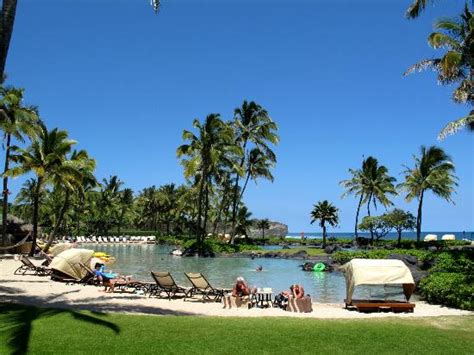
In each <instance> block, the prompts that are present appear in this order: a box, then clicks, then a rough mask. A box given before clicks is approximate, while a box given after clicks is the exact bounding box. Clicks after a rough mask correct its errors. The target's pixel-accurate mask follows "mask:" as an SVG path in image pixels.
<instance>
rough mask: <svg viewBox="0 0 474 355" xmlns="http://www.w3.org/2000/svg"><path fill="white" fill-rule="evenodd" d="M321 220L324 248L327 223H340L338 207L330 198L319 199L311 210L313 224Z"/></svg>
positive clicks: (331, 224)
mask: <svg viewBox="0 0 474 355" xmlns="http://www.w3.org/2000/svg"><path fill="white" fill-rule="evenodd" d="M317 221H319V225H320V226H321V228H322V229H323V248H324V247H326V237H327V232H326V228H327V227H326V223H328V224H329V225H330V226H332V227H335V226H337V225H338V223H339V215H338V209H337V208H336V206H334V205H333V204H332V203H330V202H329V201H328V200H324V201H319V202H318V203H317V204H315V205H314V208H313V210H312V211H311V224H313V223H314V222H317Z"/></svg>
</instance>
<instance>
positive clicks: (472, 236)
mask: <svg viewBox="0 0 474 355" xmlns="http://www.w3.org/2000/svg"><path fill="white" fill-rule="evenodd" d="M427 234H436V235H437V236H438V240H441V237H442V236H443V235H445V234H454V235H455V236H456V240H462V239H468V240H474V232H473V231H462V232H421V240H423V238H424V237H425V235H427ZM304 236H305V237H306V238H308V239H322V238H323V233H322V232H304ZM359 236H361V237H370V233H367V232H359ZM286 237H287V238H288V237H291V238H301V232H299V233H295V232H291V233H288V235H287V236H286ZM328 237H336V238H344V239H352V238H354V232H328ZM397 238H398V234H397V233H396V232H395V233H394V232H390V233H388V234H387V235H386V236H385V238H383V239H388V240H393V239H397ZM402 239H416V232H404V233H402Z"/></svg>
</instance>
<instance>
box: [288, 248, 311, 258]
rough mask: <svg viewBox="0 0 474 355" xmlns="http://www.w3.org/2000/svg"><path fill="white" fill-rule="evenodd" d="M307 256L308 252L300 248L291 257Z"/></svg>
mask: <svg viewBox="0 0 474 355" xmlns="http://www.w3.org/2000/svg"><path fill="white" fill-rule="evenodd" d="M307 256H308V253H307V252H306V251H305V250H300V251H299V252H296V253H294V254H291V257H293V258H305V257H307Z"/></svg>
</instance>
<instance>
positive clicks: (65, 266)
mask: <svg viewBox="0 0 474 355" xmlns="http://www.w3.org/2000/svg"><path fill="white" fill-rule="evenodd" d="M92 254H94V251H93V250H89V249H75V248H74V249H67V250H65V251H63V252H62V253H60V254H58V255H56V256H55V257H54V258H53V261H52V262H51V265H50V267H51V269H53V270H56V271H59V272H61V273H63V274H66V275H68V276H70V277H72V278H73V279H76V280H81V279H82V278H83V277H84V276H85V275H86V273H87V271H86V270H85V269H84V268H83V267H81V265H80V264H81V263H82V264H84V265H89V264H90V260H91V258H92Z"/></svg>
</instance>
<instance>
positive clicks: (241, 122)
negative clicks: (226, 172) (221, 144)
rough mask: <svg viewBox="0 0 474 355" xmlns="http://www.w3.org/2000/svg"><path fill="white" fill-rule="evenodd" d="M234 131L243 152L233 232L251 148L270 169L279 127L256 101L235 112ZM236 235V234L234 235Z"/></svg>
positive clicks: (243, 105) (245, 102)
mask: <svg viewBox="0 0 474 355" xmlns="http://www.w3.org/2000/svg"><path fill="white" fill-rule="evenodd" d="M233 126H234V130H235V132H236V140H235V142H236V144H237V145H239V146H240V147H241V149H242V151H243V153H244V154H243V155H242V157H241V159H240V163H239V168H240V169H237V170H236V174H235V183H234V191H233V203H232V230H234V229H235V222H236V214H237V207H238V205H239V202H240V201H241V199H242V197H243V191H242V192H241V193H239V182H240V178H241V177H243V176H244V174H245V163H246V159H247V158H250V153H248V152H247V150H248V149H249V148H257V149H258V150H259V151H260V152H261V155H263V156H265V159H266V161H268V167H270V166H273V164H275V162H276V155H275V153H274V152H273V150H272V149H271V145H277V144H278V142H279V137H278V134H277V133H276V131H277V129H278V127H277V125H276V123H275V122H274V121H273V120H272V119H271V118H270V116H269V115H268V112H267V111H266V110H265V109H264V108H263V107H262V106H260V105H259V104H257V103H256V102H254V101H250V102H247V101H244V102H243V103H242V106H241V107H238V108H236V109H235V110H234V122H233ZM233 234H235V233H233Z"/></svg>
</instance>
